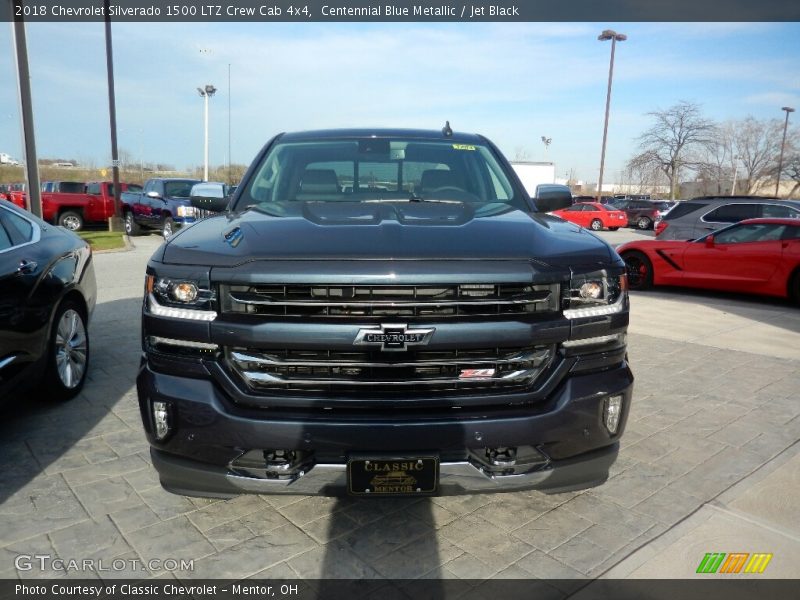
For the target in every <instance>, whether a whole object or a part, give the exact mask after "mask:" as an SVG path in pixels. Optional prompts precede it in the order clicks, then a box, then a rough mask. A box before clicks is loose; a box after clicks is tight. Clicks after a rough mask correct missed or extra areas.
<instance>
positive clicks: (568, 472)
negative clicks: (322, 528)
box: [150, 444, 619, 498]
mask: <svg viewBox="0 0 800 600" xmlns="http://www.w3.org/2000/svg"><path fill="white" fill-rule="evenodd" d="M618 451H619V444H612V445H611V446H607V447H605V448H601V449H600V450H596V451H594V452H590V453H588V454H586V455H585V456H578V457H575V458H572V459H567V460H563V461H558V462H557V463H556V464H551V465H550V467H549V468H546V469H541V470H537V471H532V472H529V473H520V474H517V475H493V474H490V473H487V472H486V471H484V470H481V469H480V468H479V467H477V466H475V465H474V464H473V463H471V462H468V461H457V462H443V463H441V464H440V465H439V493H440V494H442V495H456V494H474V493H481V492H489V493H496V492H510V491H518V490H530V489H539V490H542V491H545V492H548V493H551V494H552V493H558V492H562V491H571V490H576V489H582V488H586V487H591V486H594V485H599V484H601V483H603V482H604V481H605V480H606V479H608V469H609V468H610V467H611V465H612V464H614V461H615V460H616V459H617V453H618ZM150 456H151V458H152V459H153V465H154V466H155V468H156V470H157V471H158V474H159V477H160V478H161V485H162V486H163V487H164V488H165V489H166V490H167V491H170V492H173V493H175V494H183V495H187V496H198V495H199V496H213V497H223V498H226V497H232V496H236V495H238V494H246V493H251V494H296V495H306V496H319V495H331V496H339V495H344V494H345V493H346V492H347V465H344V464H327V463H322V464H316V465H314V466H313V467H312V468H311V469H309V470H308V471H307V472H304V473H303V475H301V476H299V477H297V478H295V479H261V478H256V477H245V476H242V475H239V474H236V473H232V472H230V471H227V470H222V469H219V468H214V467H211V466H209V465H206V464H203V463H200V462H197V461H193V460H188V459H186V458H180V457H177V456H174V455H171V454H167V453H166V452H162V451H160V450H157V449H155V448H151V449H150Z"/></svg>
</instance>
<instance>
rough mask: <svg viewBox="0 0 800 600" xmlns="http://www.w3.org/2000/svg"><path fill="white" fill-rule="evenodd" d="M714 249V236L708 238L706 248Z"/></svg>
mask: <svg viewBox="0 0 800 600" xmlns="http://www.w3.org/2000/svg"><path fill="white" fill-rule="evenodd" d="M713 247H714V236H713V235H709V236H706V248H713Z"/></svg>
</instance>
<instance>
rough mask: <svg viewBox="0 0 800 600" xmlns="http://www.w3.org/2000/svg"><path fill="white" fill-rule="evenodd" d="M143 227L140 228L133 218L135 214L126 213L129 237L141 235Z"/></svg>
mask: <svg viewBox="0 0 800 600" xmlns="http://www.w3.org/2000/svg"><path fill="white" fill-rule="evenodd" d="M141 230H142V229H141V227H139V225H138V223H136V220H135V219H134V218H133V213H132V212H130V211H128V212H126V213H125V233H126V234H127V235H139V233H140V232H141Z"/></svg>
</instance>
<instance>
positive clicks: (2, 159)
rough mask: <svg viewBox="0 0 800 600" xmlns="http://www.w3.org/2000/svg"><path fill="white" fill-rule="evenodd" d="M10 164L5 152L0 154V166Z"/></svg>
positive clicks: (9, 158)
mask: <svg viewBox="0 0 800 600" xmlns="http://www.w3.org/2000/svg"><path fill="white" fill-rule="evenodd" d="M8 164H11V157H10V156H9V155H8V154H6V153H5V152H0V165H8Z"/></svg>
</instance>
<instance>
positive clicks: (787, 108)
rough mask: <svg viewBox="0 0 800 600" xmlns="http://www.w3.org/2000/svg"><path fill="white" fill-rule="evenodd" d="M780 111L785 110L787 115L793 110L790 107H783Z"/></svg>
mask: <svg viewBox="0 0 800 600" xmlns="http://www.w3.org/2000/svg"><path fill="white" fill-rule="evenodd" d="M781 110H785V111H786V112H787V113H793V112H794V109H793V108H792V107H791V106H784V107H783V108H781Z"/></svg>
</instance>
